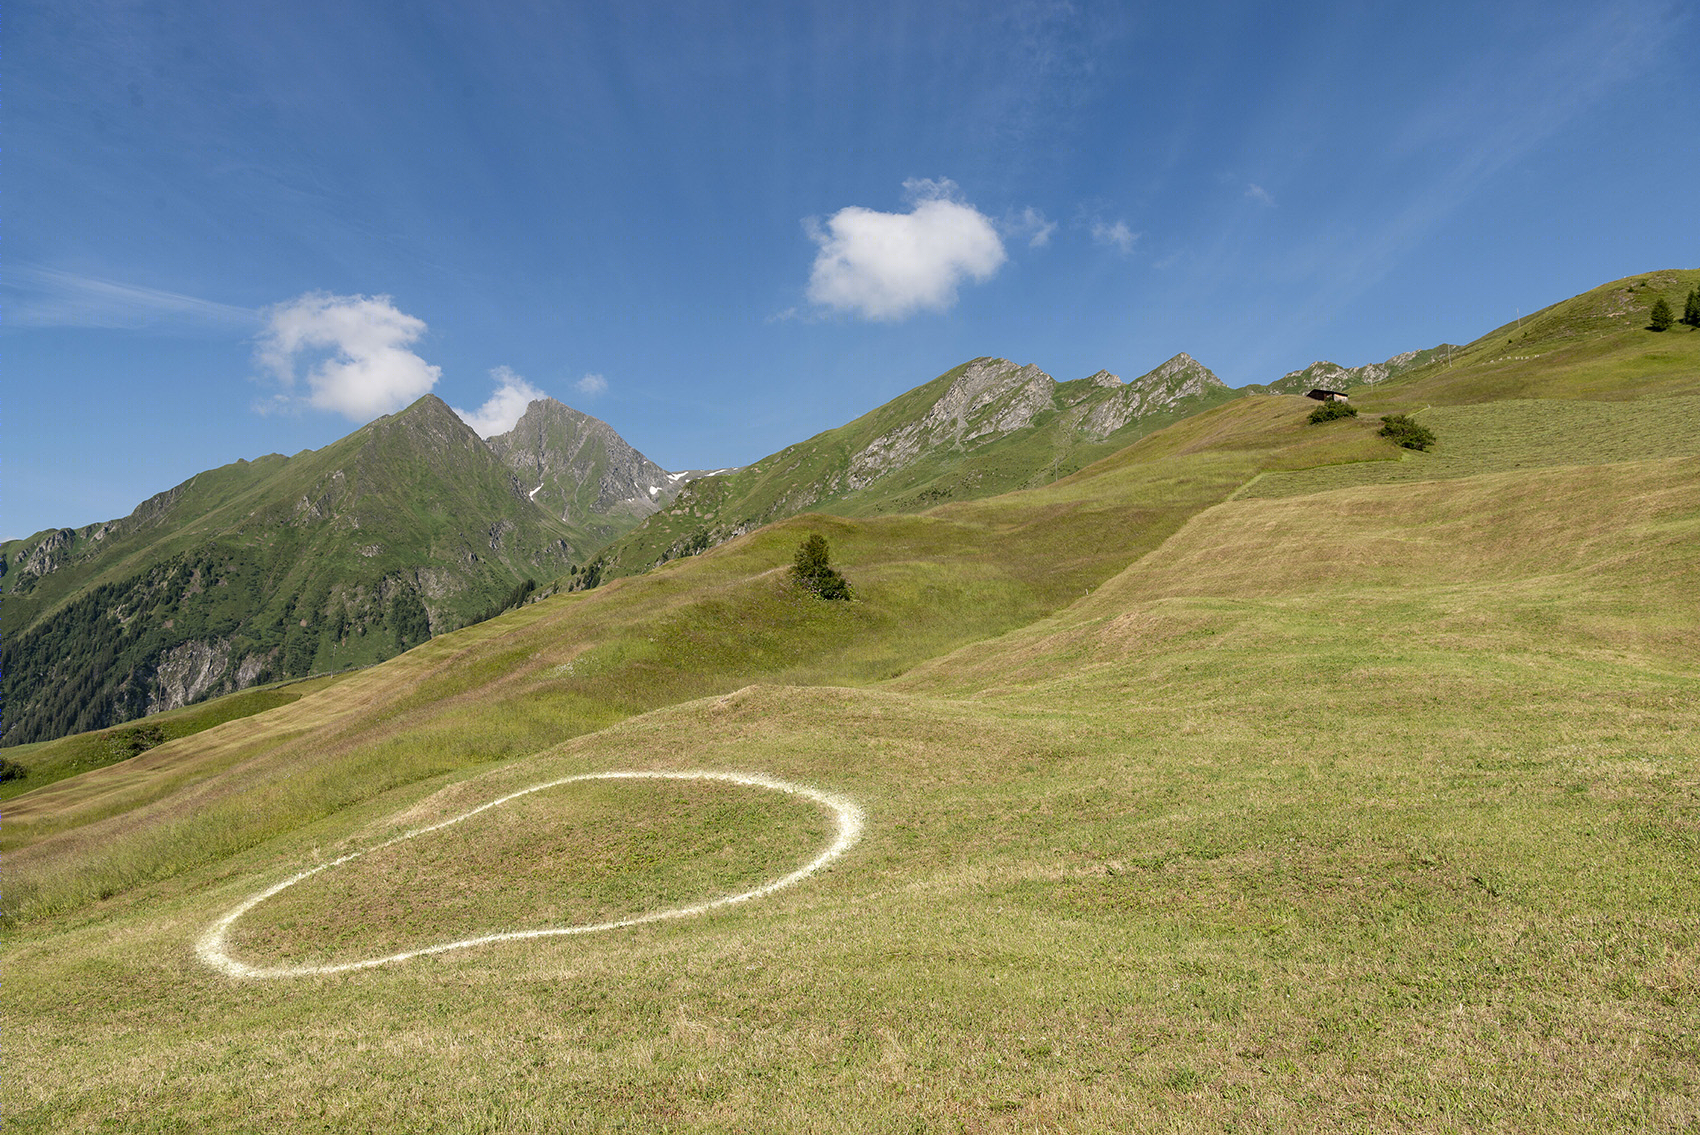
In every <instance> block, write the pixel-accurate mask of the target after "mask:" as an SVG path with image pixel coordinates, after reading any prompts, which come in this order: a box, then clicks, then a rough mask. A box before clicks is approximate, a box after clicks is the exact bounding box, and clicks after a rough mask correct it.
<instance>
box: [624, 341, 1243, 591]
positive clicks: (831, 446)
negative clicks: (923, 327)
mask: <svg viewBox="0 0 1700 1135" xmlns="http://www.w3.org/2000/svg"><path fill="white" fill-rule="evenodd" d="M1234 397H1238V394H1237V392H1235V391H1233V390H1230V389H1229V388H1228V387H1227V385H1226V384H1224V383H1223V382H1222V381H1221V379H1219V378H1217V377H1216V375H1215V374H1213V373H1211V371H1210V370H1209V369H1208V368H1207V367H1205V366H1204V365H1203V364H1201V363H1199V362H1198V361H1197V360H1196V359H1194V358H1193V357H1192V356H1190V355H1186V354H1179V355H1176V356H1174V357H1173V358H1171V359H1169V360H1168V361H1167V362H1165V363H1163V364H1162V365H1161V366H1159V367H1157V368H1155V369H1154V370H1151V371H1148V372H1147V373H1145V374H1143V375H1141V376H1140V377H1139V378H1136V379H1134V380H1133V381H1132V382H1128V383H1124V382H1122V381H1121V380H1120V379H1119V378H1117V377H1116V376H1115V375H1113V374H1111V373H1110V372H1108V371H1102V370H1101V371H1099V372H1097V373H1096V374H1093V375H1091V376H1089V377H1087V378H1082V379H1076V380H1074V381H1071V382H1062V383H1059V382H1057V381H1056V380H1055V379H1054V378H1052V377H1051V376H1050V375H1048V374H1046V373H1045V372H1044V371H1042V370H1040V369H1039V368H1038V367H1036V366H1033V365H1031V364H1029V365H1025V366H1018V365H1017V364H1015V363H1013V362H1011V361H1009V360H1008V359H1000V358H991V357H982V358H978V359H972V360H970V361H968V362H966V363H963V364H962V365H961V366H958V367H956V368H955V369H953V370H950V371H947V372H946V373H944V374H942V375H940V376H938V377H937V378H935V379H933V380H932V381H931V382H928V383H925V384H923V385H921V386H918V387H916V388H915V389H913V390H910V391H909V392H907V393H905V394H901V395H899V396H898V397H896V398H894V399H892V400H891V401H890V402H887V403H886V404H885V405H883V406H880V407H878V408H877V409H874V410H872V411H870V412H869V413H867V414H864V415H862V416H861V417H860V418H857V419H856V420H855V421H853V422H850V423H849V424H847V425H844V426H840V427H838V428H837V429H833V430H827V431H826V432H824V433H821V434H817V435H816V436H815V437H812V438H810V439H809V440H808V441H805V442H799V443H798V444H796V445H792V446H789V447H787V448H785V449H783V450H781V451H779V452H778V453H775V454H771V455H769V456H768V457H765V458H763V459H762V460H760V461H757V462H756V463H754V464H753V465H750V466H748V467H746V468H744V469H739V470H736V471H733V472H731V473H727V474H723V475H715V476H708V477H704V478H702V479H701V480H697V481H693V482H692V483H690V484H689V485H687V486H685V488H684V489H683V490H682V491H681V492H680V494H679V496H678V498H677V499H676V500H674V501H673V502H672V504H671V506H670V507H668V508H665V509H662V510H660V511H658V512H657V513H656V514H655V515H653V516H651V517H650V518H648V519H647V520H645V521H644V523H643V524H641V525H639V526H638V527H637V528H636V529H634V530H633V531H632V532H630V533H628V534H627V535H626V536H623V537H621V538H620V539H619V540H617V541H615V542H614V544H613V545H612V546H611V547H610V548H609V549H608V550H607V551H605V552H604V553H603V554H602V557H601V559H602V560H603V562H604V565H605V570H606V574H608V575H628V574H631V573H633V572H638V571H643V570H645V569H647V568H649V567H652V566H654V565H656V564H658V563H664V562H666V561H667V560H670V559H676V558H678V557H679V556H681V555H691V554H694V553H696V552H700V551H703V550H704V549H706V548H710V547H713V546H715V545H716V544H720V543H723V542H724V541H726V540H730V539H732V538H734V537H736V536H739V535H742V534H743V533H745V532H749V531H751V530H753V529H755V528H759V527H760V526H762V525H763V524H767V523H770V522H772V521H774V520H778V519H781V518H783V517H786V516H794V515H796V514H798V513H802V512H809V511H823V512H830V513H835V514H839V515H844V516H874V515H880V514H883V513H892V512H913V511H920V510H923V509H927V508H931V507H933V506H935V505H939V504H943V503H946V502H948V501H953V500H957V501H961V500H977V499H980V498H982V497H987V496H994V495H996V494H998V493H1002V492H1007V491H1009V490H1011V489H1018V488H1025V487H1031V486H1036V485H1041V484H1046V483H1048V482H1050V481H1053V480H1056V479H1057V478H1058V477H1061V476H1066V475H1067V474H1069V473H1071V472H1073V471H1074V470H1076V469H1079V468H1081V467H1082V466H1084V465H1086V464H1089V463H1090V462H1092V461H1095V460H1097V459H1098V458H1100V457H1104V456H1107V455H1108V454H1110V453H1113V452H1115V451H1116V450H1118V449H1121V448H1122V447H1124V446H1126V445H1128V444H1130V443H1131V442H1133V441H1135V440H1137V439H1138V438H1139V437H1141V436H1143V435H1144V434H1146V433H1149V432H1151V431H1152V430H1154V429H1157V428H1159V427H1161V426H1163V425H1167V424H1168V423H1169V422H1172V421H1174V420H1176V419H1177V418H1179V417H1184V416H1186V415H1187V414H1191V413H1196V412H1198V411H1200V410H1204V409H1208V408H1209V407H1210V406H1213V405H1216V404H1218V403H1219V402H1223V401H1226V400H1228V399H1231V398H1234Z"/></svg>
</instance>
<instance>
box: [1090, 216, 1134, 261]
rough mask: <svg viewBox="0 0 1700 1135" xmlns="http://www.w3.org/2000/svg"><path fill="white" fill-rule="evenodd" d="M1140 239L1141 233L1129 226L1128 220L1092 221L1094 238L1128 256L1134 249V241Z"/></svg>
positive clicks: (1097, 241) (1106, 246)
mask: <svg viewBox="0 0 1700 1135" xmlns="http://www.w3.org/2000/svg"><path fill="white" fill-rule="evenodd" d="M1138 239H1139V234H1138V233H1136V232H1134V231H1133V230H1132V229H1130V228H1128V227H1127V222H1126V221H1117V222H1116V223H1115V224H1113V225H1112V224H1110V223H1109V222H1107V221H1093V222H1092V240H1093V242H1094V243H1096V244H1101V245H1103V246H1104V247H1105V248H1113V249H1115V250H1116V251H1117V252H1119V253H1121V254H1122V255H1123V256H1126V255H1127V254H1128V253H1130V252H1132V251H1133V242H1134V241H1136V240H1138Z"/></svg>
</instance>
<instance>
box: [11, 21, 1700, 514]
mask: <svg viewBox="0 0 1700 1135" xmlns="http://www.w3.org/2000/svg"><path fill="white" fill-rule="evenodd" d="M472 8H473V6H471V5H464V4H437V3H432V2H429V0H408V2H407V3H393V4H378V3H360V2H350V0H338V2H336V3H321V2H319V0H292V2H291V3H289V4H280V5H246V4H234V5H233V4H224V3H219V4H212V3H201V2H199V0H176V2H174V3H171V4H145V3H102V2H98V0H70V2H62V0H55V2H53V3H42V2H40V0H14V2H13V3H11V4H8V5H7V7H6V12H5V16H6V19H5V25H4V28H3V30H4V33H5V44H4V46H5V64H6V67H5V72H4V88H3V93H4V104H3V117H0V128H3V130H4V139H5V149H4V154H3V164H0V192H3V198H0V201H3V204H4V215H3V221H4V227H3V229H0V236H3V240H4V242H3V244H0V252H3V254H4V255H3V260H0V367H3V368H4V371H3V373H4V375H5V398H4V402H3V403H0V413H3V419H0V429H3V430H4V438H5V445H4V450H3V454H0V476H3V478H4V481H3V490H0V491H3V495H0V535H3V536H6V537H13V536H22V535H26V534H29V533H31V532H34V531H36V530H38V529H41V528H45V527H49V526H78V525H82V524H87V523H90V522H93V521H97V520H104V519H110V518H112V517H116V516H122V515H125V514H127V513H128V512H129V511H130V510H131V509H132V508H133V507H134V506H135V505H136V504H137V503H138V502H140V501H141V500H142V499H144V498H145V497H147V496H149V495H151V494H153V493H155V492H158V491H161V490H163V489H166V488H169V487H170V486H171V485H173V484H176V483H178V482H179V481H182V480H184V479H185V478H187V477H189V476H191V475H192V474H194V473H195V472H197V471H199V470H201V469H205V468H210V467H213V466H216V465H220V464H223V463H226V462H229V461H233V460H235V459H237V458H239V457H247V458H252V457H256V456H259V455H261V454H263V453H269V452H283V453H293V452H296V451H299V450H302V449H307V448H316V447H318V446H322V445H325V444H327V443H329V442H331V441H333V440H335V439H336V438H338V437H340V436H342V435H343V434H345V433H347V432H348V431H349V430H351V429H353V428H354V427H355V426H356V425H357V424H358V423H359V422H362V421H364V420H367V419H368V418H370V417H372V416H374V415H375V414H377V413H382V412H385V411H386V410H388V409H392V408H394V407H395V406H396V405H399V404H404V403H405V401H408V400H411V398H413V397H415V396H417V395H418V394H419V393H421V392H423V391H424V390H430V391H431V392H433V393H435V394H437V395H439V396H440V397H442V398H443V399H444V400H445V401H447V402H448V403H449V404H450V405H452V406H455V407H457V408H464V410H465V411H466V414H467V416H468V417H469V418H472V419H473V420H475V421H477V422H478V423H479V424H481V425H483V426H485V427H494V426H499V425H500V424H501V423H502V422H503V421H504V420H506V419H507V418H508V417H509V415H510V414H512V413H514V412H517V411H516V407H518V406H519V405H520V404H521V403H523V401H524V398H525V397H526V396H528V395H529V394H530V393H531V392H533V391H541V392H544V393H547V394H549V395H552V396H554V397H557V398H559V399H561V400H562V401H565V402H567V403H569V404H570V405H573V406H576V407H577V408H579V409H581V410H584V411H585V412H587V413H590V414H594V415H596V416H597V417H600V418H602V419H604V420H606V421H607V422H609V423H610V424H611V425H613V427H614V428H615V429H616V430H618V431H619V432H620V433H621V434H622V435H624V436H625V437H626V438H627V439H628V440H629V441H631V442H632V444H634V445H635V446H637V447H638V448H639V449H640V450H642V451H643V452H644V453H646V454H647V455H648V456H650V457H651V458H653V459H654V460H656V461H658V462H659V463H661V464H662V465H664V466H666V467H668V468H670V469H681V468H689V467H713V466H723V465H732V464H742V463H746V462H749V461H753V460H755V459H756V458H758V457H761V456H763V455H765V454H767V453H769V452H772V451H773V450H776V449H779V448H781V447H783V446H785V445H787V444H790V443H791V442H793V441H797V440H800V439H802V438H805V437H808V436H810V435H812V434H814V433H816V432H819V431H820V430H823V429H828V428H831V427H833V426H836V425H840V424H842V423H844V422H846V421H848V420H850V419H851V418H854V417H856V416H857V415H859V414H862V413H864V412H866V411H867V410H869V409H872V408H873V407H874V406H877V405H879V404H880V403H882V402H884V401H886V400H887V399H889V398H892V397H894V396H896V395H897V394H900V393H902V392H903V391H905V390H907V389H909V388H911V387H913V386H915V385H918V384H919V383H921V382H924V381H926V380H928V379H930V378H932V377H933V376H935V375H937V374H939V373H941V372H943V371H945V370H947V369H949V368H950V367H952V366H954V365H956V364H957V363H960V362H962V361H964V360H966V359H969V358H973V357H975V356H978V355H1002V356H1005V357H1009V358H1012V359H1015V360H1016V361H1017V362H1021V363H1029V362H1030V363H1035V364H1037V365H1039V366H1040V367H1042V368H1044V369H1045V370H1046V371H1048V372H1049V373H1051V374H1052V375H1054V376H1055V377H1057V378H1058V379H1071V378H1079V377H1083V376H1085V375H1088V374H1091V373H1092V372H1094V371H1096V370H1098V369H1099V368H1101V367H1103V368H1108V369H1110V370H1112V371H1114V372H1116V373H1118V374H1120V375H1122V376H1123V377H1124V378H1131V377H1134V376H1137V375H1139V374H1141V373H1143V372H1145V371H1147V370H1149V369H1151V368H1152V367H1155V366H1157V365H1158V364H1159V363H1161V362H1163V361H1164V360H1165V359H1167V358H1169V357H1170V356H1172V355H1173V354H1175V353H1176V352H1179V351H1186V352H1188V353H1190V354H1192V355H1193V356H1195V357H1196V358H1198V359H1199V360H1200V361H1202V362H1203V363H1205V365H1207V366H1209V367H1211V368H1212V369H1213V370H1215V371H1216V372H1217V374H1219V375H1220V376H1221V377H1222V378H1223V379H1224V380H1225V381H1226V382H1228V383H1229V384H1230V385H1234V386H1239V385H1243V384H1245V383H1248V382H1267V381H1269V380H1271V379H1274V378H1277V377H1279V376H1280V375H1281V374H1282V373H1284V372H1286V371H1288V370H1292V369H1296V368H1298V367H1302V366H1304V365H1306V364H1308V363H1310V362H1311V361H1313V360H1315V359H1319V358H1327V359H1331V360H1333V361H1336V362H1339V363H1343V364H1347V365H1357V364H1361V363H1365V362H1371V361H1379V360H1381V359H1384V358H1386V357H1388V356H1389V355H1392V354H1394V353H1397V352H1399V351H1402V350H1408V349H1412V348H1419V347H1427V346H1432V345H1433V344H1435V343H1437V342H1440V341H1443V340H1451V341H1454V342H1462V341H1468V340H1469V339H1472V338H1475V337H1476V336H1477V335H1480V334H1482V333H1483V332H1485V331H1487V330H1489V329H1490V328H1491V327H1493V326H1495V325H1497V324H1499V323H1501V322H1504V321H1506V320H1509V319H1511V318H1513V317H1514V316H1515V315H1516V314H1517V312H1518V311H1519V310H1521V311H1523V312H1527V311H1529V310H1532V309H1535V308H1538V307H1540V306H1543V305H1545V304H1547V303H1551V302H1554V301H1556V300H1560V299H1563V298H1566V297H1568V296H1570V295H1573V294H1575V293H1577V292H1580V291H1584V290H1586V289H1588V288H1591V287H1594V286H1596V285H1598V284H1601V283H1604V282H1606V281H1608V280H1611V279H1615V278H1618V277H1621V276H1626V275H1630V274H1632V273H1636V272H1642V271H1647V270H1650V269H1655V268H1665V267H1693V266H1695V264H1696V263H1697V262H1700V255H1697V251H1700V250H1697V248H1696V245H1697V242H1700V226H1697V225H1696V224H1695V223H1694V220H1693V205H1694V192H1695V189H1694V187H1695V186H1696V185H1700V146H1697V145H1696V142H1695V133H1694V128H1693V121H1692V119H1693V112H1694V108H1695V105H1696V94H1697V91H1700V42H1697V35H1696V25H1697V20H1696V18H1695V17H1694V15H1693V14H1691V12H1690V11H1689V6H1688V5H1686V4H1677V3H1664V2H1661V0H1640V2H1636V3H1624V4H1610V3H1582V4H1566V3H1550V2H1549V3H1542V4H1518V3H1500V4H1491V5H1485V6H1478V5H1476V4H1446V3H1439V4H1433V5H1428V6H1424V5H1385V4H1377V3H1360V4H1343V5H1337V6H1329V5H1325V4H1309V5H1278V4H1262V5H1260V4H1248V3H1214V4H1213V3H1208V2H1206V3H1202V4H1192V5H1187V6H1182V5H1174V4H1156V3H1151V4H1097V3H1091V2H1087V0H1081V2H1079V3H1073V4H1070V3H1049V2H1045V3H1022V4H1003V5H1000V4H995V3H992V4H988V3H964V4H954V3H950V2H948V0H925V2H920V3H877V2H875V3H863V4H856V5H846V4H842V3H831V4H808V3H786V4H767V5H764V4H759V3H746V4H737V5H727V4H719V3H705V4H690V3H681V2H677V0H675V2H669V3H660V4H644V3H627V4H623V5H610V4H588V3H587V4H574V3H558V4H544V3H495V4H492V5H488V6H486V7H485V9H484V10H479V11H476V12H475V11H473V10H472ZM1183 8H1184V11H1183ZM503 391H505V392H506V394H505V397H501V396H498V395H500V394H501V392H503Z"/></svg>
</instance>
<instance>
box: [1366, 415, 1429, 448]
mask: <svg viewBox="0 0 1700 1135" xmlns="http://www.w3.org/2000/svg"><path fill="white" fill-rule="evenodd" d="M1377 432H1378V433H1379V434H1380V436H1382V437H1385V438H1391V439H1392V440H1393V441H1394V442H1395V443H1397V444H1399V445H1402V446H1404V447H1405V448H1406V449H1427V448H1428V447H1429V446H1431V445H1433V444H1434V431H1433V430H1431V429H1429V428H1428V427H1427V426H1425V425H1423V424H1422V423H1421V422H1415V421H1412V420H1411V419H1410V418H1409V417H1407V416H1405V415H1404V414H1389V415H1387V416H1386V417H1385V418H1383V419H1381V429H1380V430H1379V431H1377Z"/></svg>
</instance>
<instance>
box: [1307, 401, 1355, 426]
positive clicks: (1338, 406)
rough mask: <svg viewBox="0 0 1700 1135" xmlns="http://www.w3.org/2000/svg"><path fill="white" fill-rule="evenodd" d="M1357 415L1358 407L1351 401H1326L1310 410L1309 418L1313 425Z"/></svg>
mask: <svg viewBox="0 0 1700 1135" xmlns="http://www.w3.org/2000/svg"><path fill="white" fill-rule="evenodd" d="M1357 416H1358V408H1357V407H1356V406H1354V405H1352V404H1351V403H1350V402H1324V403H1323V404H1322V405H1320V406H1318V407H1317V408H1316V409H1314V410H1312V411H1311V412H1310V417H1309V418H1308V419H1307V420H1308V421H1309V422H1310V424H1311V425H1313V426H1316V425H1321V424H1322V423H1323V422H1332V421H1334V420H1335V419H1336V418H1355V417H1357Z"/></svg>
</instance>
